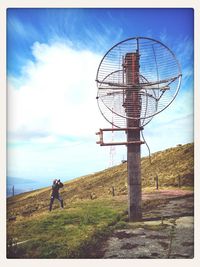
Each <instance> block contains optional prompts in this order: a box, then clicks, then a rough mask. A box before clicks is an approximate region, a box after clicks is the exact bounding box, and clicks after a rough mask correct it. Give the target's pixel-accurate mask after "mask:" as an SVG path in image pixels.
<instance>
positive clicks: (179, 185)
mask: <svg viewBox="0 0 200 267" xmlns="http://www.w3.org/2000/svg"><path fill="white" fill-rule="evenodd" d="M178 187H179V188H181V176H180V175H178Z"/></svg>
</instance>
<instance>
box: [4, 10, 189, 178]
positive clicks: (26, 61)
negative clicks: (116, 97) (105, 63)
mask: <svg viewBox="0 0 200 267" xmlns="http://www.w3.org/2000/svg"><path fill="white" fill-rule="evenodd" d="M136 36H142V37H149V38H153V39H156V40H158V41H161V42H163V43H164V44H165V45H167V46H168V47H169V48H170V49H171V50H172V51H173V52H174V53H175V54H176V57H177V59H178V61H179V62H180V65H181V68H182V74H183V77H182V83H181V88H180V91H179V94H178V96H177V97H176V99H175V100H174V101H173V103H172V104H171V105H170V106H169V107H168V108H167V109H166V110H164V111H163V112H162V113H160V114H159V115H157V116H155V117H154V118H153V119H152V121H151V122H150V123H149V124H148V125H147V126H146V127H145V129H144V136H145V139H146V141H147V143H148V145H149V147H150V149H151V153H153V152H156V151H160V150H163V149H166V148H169V147H174V146H176V145H177V144H186V143H190V142H193V90H194V88H193V67H194V66H193V46H194V43H193V41H194V40H193V39H194V35H193V9H187V8H185V9H182V8H180V9H176V8H174V9H168V8H166V9H165V8H163V9H154V8H152V9H151V8H150V9H136V8H135V9H134V8H127V9H115V8H108V9H104V8H101V9H98V8H96V9H93V8H89V9H87V8H80V9H78V8H77V9H76V8H75V9H73V8H66V9H64V8H63V9H62V8H61V9H55V8H52V9H50V8H47V9H42V8H37V9H34V8H28V9H27V8H26V9H25V8H24V9H23V8H9V9H7V154H8V161H7V175H8V176H11V177H20V178H26V179H31V180H38V181H39V180H43V181H48V180H51V179H53V178H60V179H62V180H63V181H66V180H69V179H72V178H75V177H79V176H83V175H87V174H90V173H93V172H97V171H100V170H103V169H105V168H108V167H110V166H112V165H115V164H119V163H121V160H123V159H126V147H125V146H117V147H112V149H111V147H100V146H99V145H97V144H96V141H98V136H96V135H95V133H96V132H98V130H99V128H108V127H109V128H110V127H111V125H110V124H109V123H108V122H107V121H106V120H105V119H104V118H103V117H102V115H101V113H100V111H99V109H98V106H97V102H96V95H97V86H96V82H95V79H96V73H97V68H98V66H99V63H100V61H101V59H102V57H103V56H104V54H105V53H106V52H107V51H108V50H109V49H110V48H111V47H112V46H113V45H115V44H116V43H118V42H120V41H122V40H125V39H127V38H130V37H136ZM111 138H114V139H115V138H117V137H115V136H111ZM147 154H148V150H147V147H146V146H145V145H142V156H146V155H147Z"/></svg>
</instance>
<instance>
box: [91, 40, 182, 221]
mask: <svg viewBox="0 0 200 267" xmlns="http://www.w3.org/2000/svg"><path fill="white" fill-rule="evenodd" d="M181 77H182V74H181V68H180V65H179V62H178V60H177V59H176V56H175V54H174V53H173V52H172V51H171V50H170V49H169V48H168V47H167V46H166V45H164V44H163V43H161V42H159V41H156V40H154V39H151V38H147V37H133V38H129V39H126V40H124V41H122V42H120V43H118V44H116V45H114V46H113V47H112V48H111V49H110V50H109V51H108V52H107V53H106V54H105V55H104V57H103V58H102V60H101V62H100V64H99V67H98V70H97V75H96V82H97V87H98V92H97V97H96V99H97V104H98V106H99V109H100V112H101V114H102V115H103V117H104V118H105V119H106V120H107V121H108V122H110V123H111V125H112V126H114V127H115V128H113V127H112V128H105V129H100V130H99V132H98V133H97V134H98V135H99V137H100V140H99V141H98V142H97V144H100V145H101V146H109V145H111V146H112V145H126V146H127V163H128V164H127V169H128V214H129V221H140V220H142V210H141V151H140V150H141V144H143V143H144V142H142V141H141V140H140V131H141V130H142V129H143V127H144V126H145V125H147V123H149V122H150V121H151V120H152V118H153V117H154V116H155V115H156V114H158V113H160V112H161V111H163V110H164V109H165V108H167V107H168V106H169V105H170V104H171V103H172V101H173V100H174V99H175V97H176V95H177V94H178V91H179V88H180V84H181ZM106 131H111V132H113V131H125V132H126V136H127V138H126V140H125V141H124V142H110V143H106V142H104V139H103V133H104V132H106Z"/></svg>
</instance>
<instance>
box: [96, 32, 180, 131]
mask: <svg viewBox="0 0 200 267" xmlns="http://www.w3.org/2000/svg"><path fill="white" fill-rule="evenodd" d="M181 76H182V75H181V69H180V65H179V63H178V61H177V59H176V57H175V55H174V53H173V52H172V51H171V50H170V49H169V48H168V47H167V46H165V45H164V44H162V43H161V42H159V41H156V40H153V39H150V38H146V37H135V38H130V39H127V40H124V41H122V42H120V43H118V44H116V45H115V46H113V47H112V48H111V49H110V50H109V51H108V52H107V53H106V54H105V56H104V57H103V59H102V60H101V62H100V65H99V68H98V70H97V76H96V81H97V87H98V93H97V100H98V105H99V108H100V111H101V113H102V115H103V116H104V117H105V119H106V120H108V121H109V122H110V123H111V124H112V125H114V126H116V127H120V128H121V127H122V128H123V127H129V126H130V125H131V126H134V123H135V122H136V121H139V126H144V125H146V124H147V123H148V122H149V121H150V120H151V119H152V118H153V116H154V115H156V114H158V113H159V112H161V111H162V110H164V109H165V108H166V107H168V106H169V105H170V104H171V102H172V101H173V100H174V98H175V97H176V95H177V93H178V90H179V88H180V83H181ZM129 124H130V125H129ZM137 125H138V124H137Z"/></svg>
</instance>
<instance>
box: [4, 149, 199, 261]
mask: <svg viewBox="0 0 200 267" xmlns="http://www.w3.org/2000/svg"><path fill="white" fill-rule="evenodd" d="M141 167H142V191H143V192H154V191H155V181H154V178H155V175H156V174H157V175H158V177H159V189H178V187H177V185H178V177H179V176H180V178H181V189H186V190H187V189H189V190H193V172H194V145H193V144H187V145H182V146H178V147H175V148H170V149H167V150H165V151H161V152H156V153H154V154H152V164H150V161H149V158H148V157H145V158H142V160H141ZM50 183H51V181H50ZM112 187H114V189H115V196H114V197H113V196H112V190H111V189H112ZM50 191H51V188H50V187H47V188H42V189H40V190H34V191H32V192H27V193H23V194H20V195H17V196H14V197H9V198H8V199H7V218H8V223H7V239H8V244H16V243H17V242H23V241H27V242H25V243H21V244H19V245H15V246H9V247H8V253H7V255H8V257H10V258H83V257H90V253H92V250H93V249H95V248H96V250H98V249H97V247H98V244H99V241H101V239H103V238H105V236H107V235H109V233H110V231H112V229H113V226H114V225H115V227H117V228H120V227H121V228H123V227H125V226H126V223H125V215H124V211H125V210H126V209H127V200H126V196H127V164H120V165H118V166H115V167H112V168H109V169H106V170H104V171H100V172H97V173H94V174H91V175H87V176H83V177H80V178H77V179H74V180H72V181H68V182H65V183H64V188H63V189H62V190H61V195H62V197H63V199H64V207H65V209H64V210H60V209H59V203H58V202H55V203H54V205H53V211H52V212H51V213H49V212H48V207H49V198H50V197H49V195H50ZM91 194H93V195H95V198H96V199H93V200H91ZM164 201H165V200H154V201H146V202H145V204H144V205H143V210H148V209H150V208H153V207H156V206H157V205H159V204H160V203H161V202H162V203H164ZM11 218H14V219H13V220H11Z"/></svg>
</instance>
